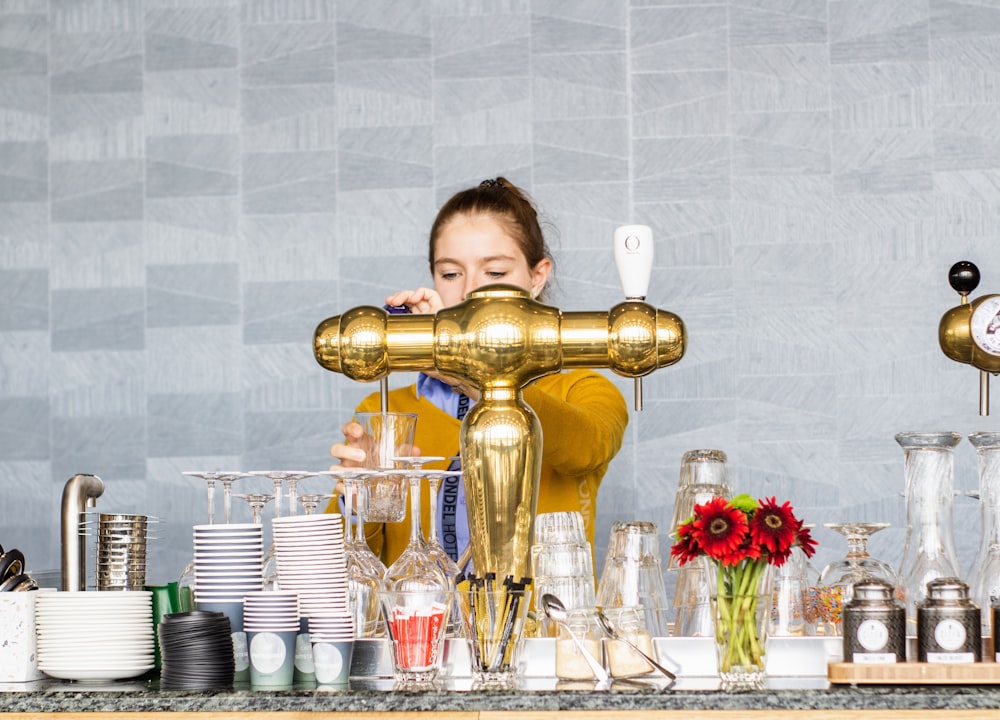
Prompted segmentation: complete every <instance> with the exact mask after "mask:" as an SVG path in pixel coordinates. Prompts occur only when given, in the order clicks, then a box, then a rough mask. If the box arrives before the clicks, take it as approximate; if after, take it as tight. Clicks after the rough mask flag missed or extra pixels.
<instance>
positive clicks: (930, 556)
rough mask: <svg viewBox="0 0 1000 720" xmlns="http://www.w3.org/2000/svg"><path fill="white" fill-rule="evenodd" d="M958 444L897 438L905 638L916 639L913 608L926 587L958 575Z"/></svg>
mask: <svg viewBox="0 0 1000 720" xmlns="http://www.w3.org/2000/svg"><path fill="white" fill-rule="evenodd" d="M961 439H962V436H961V435H959V434H958V433H954V432H929V433H925V432H905V433H899V434H898V435H896V442H898V443H899V445H900V447H902V448H903V453H904V458H905V460H904V469H905V479H906V494H905V503H906V544H905V545H904V547H903V559H902V561H901V562H900V564H899V580H900V586H901V587H902V588H903V589H904V592H905V594H906V621H907V635H916V629H917V626H916V622H917V604H918V603H919V602H921V601H922V600H923V599H924V598H925V597H926V595H927V583H928V582H930V581H931V580H934V579H935V578H939V577H957V576H958V574H959V573H958V557H957V554H956V553H955V542H954V538H953V536H952V520H951V507H952V500H953V498H954V494H955V490H954V488H955V458H954V448H955V446H956V445H957V444H958V443H959V441H960V440H961Z"/></svg>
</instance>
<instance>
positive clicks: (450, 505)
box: [330, 177, 628, 565]
mask: <svg viewBox="0 0 1000 720" xmlns="http://www.w3.org/2000/svg"><path fill="white" fill-rule="evenodd" d="M430 270H431V274H432V276H433V279H434V287H433V288H426V287H421V288H417V289H416V290H400V291H399V292H396V293H393V294H392V295H390V296H389V297H387V298H386V304H387V305H391V306H404V307H406V308H407V309H408V310H409V311H410V312H414V313H435V312H437V311H438V310H440V309H441V308H445V307H450V306H452V305H455V304H457V303H460V302H462V301H463V300H464V299H465V297H466V295H467V294H468V293H469V292H471V291H473V290H475V289H477V288H479V287H481V286H483V285H488V284H492V283H499V282H502V283H508V284H511V285H516V286H518V287H521V288H524V289H525V290H527V291H528V292H530V293H531V295H532V297H535V298H541V297H542V293H543V291H544V289H545V285H546V283H547V282H548V279H549V276H550V274H551V272H552V258H551V255H550V253H549V250H548V247H547V246H546V243H545V239H544V237H543V235H542V229H541V226H540V224H539V222H538V214H537V212H536V210H535V207H534V204H533V203H532V202H531V200H530V199H529V198H528V196H527V195H526V194H525V193H524V192H523V191H521V190H520V189H519V188H517V187H516V186H514V185H513V184H511V183H510V182H509V181H507V180H505V179H504V178H502V177H501V178H496V179H495V180H486V181H484V182H482V183H480V184H479V185H478V186H477V187H474V188H469V189H468V190H463V191H461V192H459V193H457V194H456V195H455V196H453V197H452V198H451V199H450V200H448V202H446V203H445V204H444V206H443V207H442V208H441V210H440V211H439V212H438V215H437V218H436V219H435V221H434V224H433V226H432V227H431V232H430ZM523 395H524V401H525V402H526V403H527V404H528V405H530V406H531V408H532V409H533V410H534V411H535V414H536V415H537V416H538V419H539V421H540V422H541V424H542V432H543V435H544V441H543V445H542V469H541V481H540V485H539V491H538V512H539V513H545V512H557V511H578V512H580V513H581V514H582V515H583V518H584V524H585V526H586V530H587V536H588V539H589V540H590V542H591V547H593V541H594V537H593V535H594V518H595V514H596V501H597V490H598V487H599V486H600V483H601V479H602V478H603V477H604V473H605V472H606V471H607V468H608V463H609V462H610V461H611V459H612V458H613V457H614V456H615V454H616V453H617V452H618V450H619V449H620V448H621V443H622V437H623V435H624V433H625V426H626V425H627V424H628V409H627V407H626V405H625V400H624V398H623V397H622V395H621V393H620V392H619V391H618V388H617V387H615V385H614V384H613V383H612V382H611V381H610V380H608V379H607V378H606V377H604V376H603V375H601V374H600V373H597V372H594V371H590V370H573V371H569V372H563V373H558V374H554V375H547V376H545V377H542V378H539V379H538V380H536V381H535V382H534V383H532V384H531V385H529V386H528V387H526V388H524V391H523ZM478 396H479V394H478V392H477V391H476V390H475V388H472V387H469V386H467V385H466V384H463V383H461V382H459V381H458V380H456V379H455V378H449V377H444V376H439V375H436V374H433V373H426V374H425V373H421V374H420V375H419V377H418V379H417V382H416V383H415V384H413V385H410V386H407V387H404V388H398V389H395V390H392V391H391V392H390V393H389V409H390V410H392V411H394V412H413V413H417V414H418V415H419V419H418V420H417V426H416V438H415V444H416V445H417V446H418V447H419V448H420V451H421V453H422V454H423V455H430V456H440V457H450V456H455V455H458V451H459V448H458V436H459V428H460V426H461V418H462V417H463V416H464V414H465V412H466V411H467V410H468V407H469V405H470V404H471V403H475V402H476V401H477V400H478ZM379 409H380V397H379V394H378V393H374V394H372V395H370V396H369V397H367V398H366V399H365V400H364V401H363V402H362V403H361V405H359V406H358V408H357V410H358V411H359V412H378V411H379ZM343 433H344V442H342V443H336V444H334V445H333V446H332V447H331V448H330V454H331V455H333V457H335V458H338V459H339V460H340V462H341V464H342V465H344V466H358V465H360V464H362V463H363V462H364V459H365V453H364V451H363V450H362V449H361V448H360V447H358V441H359V439H360V438H361V436H362V429H361V426H360V425H359V424H357V423H356V422H353V421H352V422H348V423H347V424H345V425H344V426H343ZM428 467H435V466H434V465H429V466H428ZM440 492H441V497H442V500H441V501H440V502H439V503H438V506H439V510H440V512H439V519H438V522H439V523H440V524H439V527H441V528H443V529H444V530H443V532H442V533H441V535H442V541H443V544H444V545H445V549H446V550H447V551H448V552H449V554H451V555H452V557H454V558H457V557H458V556H459V555H461V553H462V552H463V550H464V549H465V546H466V545H467V543H468V524H467V518H466V512H465V505H464V497H463V493H462V489H461V483H460V482H458V481H454V482H452V483H451V484H448V483H445V484H443V485H442V488H441V491H440ZM428 505H429V503H428V502H427V489H426V485H425V486H424V489H423V498H422V503H421V507H422V508H423V514H424V517H423V518H422V521H423V525H424V528H425V530H426V529H427V528H429V519H428V517H427V515H428V513H427V508H428ZM441 516H443V517H441ZM366 534H367V536H368V542H369V545H370V546H371V548H372V550H373V551H374V552H375V553H378V554H380V555H381V557H382V560H383V562H385V563H386V565H389V564H391V563H392V562H393V561H394V560H395V559H396V558H397V557H398V556H399V554H400V553H401V552H402V551H403V548H405V547H406V543H407V540H408V539H409V522H402V523H390V524H386V525H374V524H373V525H372V526H370V527H368V528H366Z"/></svg>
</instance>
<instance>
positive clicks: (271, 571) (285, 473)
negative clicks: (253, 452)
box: [250, 470, 315, 590]
mask: <svg viewBox="0 0 1000 720" xmlns="http://www.w3.org/2000/svg"><path fill="white" fill-rule="evenodd" d="M314 474H315V473H310V472H306V471H301V470H253V471H251V472H250V475H256V476H258V477H266V478H270V480H271V482H272V483H273V484H274V517H275V518H280V517H283V516H282V514H281V491H282V487H283V486H284V484H285V483H286V482H287V483H288V514H289V515H295V513H296V507H295V506H296V501H295V497H294V494H295V483H297V482H298V480H299V478H302V477H308V476H310V475H314ZM290 478H295V480H294V481H290ZM264 589H265V590H277V589H278V555H277V553H276V552H275V549H274V539H273V533H272V540H271V545H270V546H269V547H268V549H267V554H265V555H264Z"/></svg>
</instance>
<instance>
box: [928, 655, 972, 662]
mask: <svg viewBox="0 0 1000 720" xmlns="http://www.w3.org/2000/svg"><path fill="white" fill-rule="evenodd" d="M975 661H976V656H975V655H974V654H973V653H970V652H965V653H940V652H929V653H927V662H929V663H956V664H957V663H971V662H975Z"/></svg>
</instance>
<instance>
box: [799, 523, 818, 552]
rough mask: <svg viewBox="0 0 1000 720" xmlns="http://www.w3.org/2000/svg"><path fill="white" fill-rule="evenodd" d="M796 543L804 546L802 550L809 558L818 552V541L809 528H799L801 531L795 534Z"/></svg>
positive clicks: (801, 546)
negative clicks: (814, 538)
mask: <svg viewBox="0 0 1000 720" xmlns="http://www.w3.org/2000/svg"><path fill="white" fill-rule="evenodd" d="M795 544H796V545H798V546H799V547H800V548H802V552H804V553H805V554H806V557H807V558H810V557H812V556H813V554H814V553H815V552H816V545H817V544H818V543H817V542H816V541H815V540H813V536H812V533H810V532H809V528H807V527H803V528H799V531H798V533H797V534H796V536H795Z"/></svg>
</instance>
